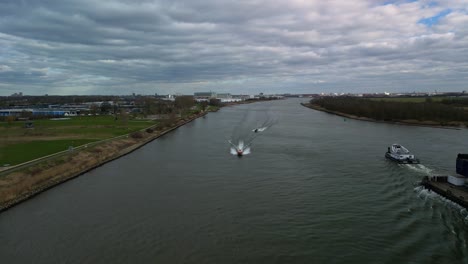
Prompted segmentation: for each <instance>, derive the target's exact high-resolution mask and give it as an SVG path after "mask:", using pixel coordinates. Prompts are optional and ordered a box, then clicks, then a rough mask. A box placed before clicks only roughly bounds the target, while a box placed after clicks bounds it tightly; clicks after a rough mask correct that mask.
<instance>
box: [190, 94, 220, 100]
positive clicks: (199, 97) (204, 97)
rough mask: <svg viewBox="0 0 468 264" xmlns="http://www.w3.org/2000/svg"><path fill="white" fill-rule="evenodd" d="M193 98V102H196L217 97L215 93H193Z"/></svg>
mask: <svg viewBox="0 0 468 264" xmlns="http://www.w3.org/2000/svg"><path fill="white" fill-rule="evenodd" d="M193 96H194V97H195V100H197V99H211V98H216V97H217V95H216V93H215V92H197V93H194V94H193Z"/></svg>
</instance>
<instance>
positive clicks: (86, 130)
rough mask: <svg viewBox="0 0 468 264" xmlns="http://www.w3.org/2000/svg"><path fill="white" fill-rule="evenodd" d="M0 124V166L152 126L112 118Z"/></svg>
mask: <svg viewBox="0 0 468 264" xmlns="http://www.w3.org/2000/svg"><path fill="white" fill-rule="evenodd" d="M26 122H33V124H34V128H25V122H24V121H16V122H13V123H10V124H9V123H7V122H0V166H3V165H5V164H9V165H16V164H19V163H22V162H26V161H29V160H32V159H36V158H40V157H43V156H46V155H50V154H53V153H56V152H59V151H63V150H66V149H68V147H69V146H74V147H77V146H80V145H83V144H87V143H90V142H94V141H98V140H102V139H106V138H111V137H116V136H119V135H125V134H128V133H131V132H134V131H138V130H141V129H144V128H146V127H149V126H151V125H154V124H156V122H155V121H146V120H127V121H125V120H114V117H113V116H79V117H71V118H70V119H66V120H50V119H42V120H34V121H26Z"/></svg>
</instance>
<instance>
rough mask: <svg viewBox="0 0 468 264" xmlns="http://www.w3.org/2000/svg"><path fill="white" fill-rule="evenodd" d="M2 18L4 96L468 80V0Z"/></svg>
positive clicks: (139, 5) (361, 0)
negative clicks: (16, 92) (13, 92)
mask: <svg viewBox="0 0 468 264" xmlns="http://www.w3.org/2000/svg"><path fill="white" fill-rule="evenodd" d="M0 17H1V18H0V94H2V95H9V94H10V93H12V92H11V91H22V92H23V93H25V94H44V93H49V94H52V93H55V94H70V93H72V94H80V93H88V94H89V93H91V94H129V93H132V92H136V93H143V94H153V93H155V92H157V93H160V94H164V93H175V92H181V93H193V92H194V91H203V90H216V91H220V92H221V91H227V92H231V93H257V92H260V91H262V92H334V91H349V92H378V91H414V90H418V91H432V90H434V89H437V90H439V91H442V90H447V91H449V90H450V91H451V90H464V89H466V79H467V74H466V73H467V71H468V57H467V56H468V50H467V49H468V48H467V47H468V27H466V25H467V23H468V1H466V0H460V1H448V0H444V1H425V0H420V1H380V0H377V1H373V0H358V1H340V0H331V1H320V0H308V1H304V0H292V1H272V0H270V1H268V0H256V1H234V0H229V1H215V0H204V1H201V0H192V1H169V0H160V1H151V0H139V1H130V0H120V1H118V0H110V1H98V2H96V1H91V0H69V1H59V0H43V1H33V0H23V1H15V0H4V1H1V2H0ZM5 87H8V89H6V88H5Z"/></svg>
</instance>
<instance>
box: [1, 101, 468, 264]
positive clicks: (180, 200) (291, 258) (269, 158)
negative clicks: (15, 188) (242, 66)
mask: <svg viewBox="0 0 468 264" xmlns="http://www.w3.org/2000/svg"><path fill="white" fill-rule="evenodd" d="M301 101H305V99H287V100H280V101H270V102H259V103H253V104H246V105H238V106H233V107H225V108H222V109H221V110H220V111H219V112H216V113H210V114H208V115H207V116H206V117H205V118H199V119H197V120H195V121H194V122H192V123H189V124H187V125H185V126H183V127H181V128H179V129H177V130H175V131H174V132H172V133H169V134H167V135H165V136H163V137H161V138H159V139H157V140H155V141H153V142H151V143H149V144H147V145H145V146H144V147H142V148H140V149H138V150H137V151H135V152H133V153H131V154H130V155H127V156H124V157H122V158H120V159H117V160H115V161H113V162H110V163H108V164H105V165H104V166H102V167H99V168H97V169H95V170H93V171H91V172H89V173H86V174H84V175H82V176H80V177H78V178H76V179H74V180H71V181H69V182H66V183H64V184H62V185H60V186H57V187H56V188H53V189H51V190H48V191H46V192H44V193H42V194H40V195H38V196H36V197H34V198H32V199H30V200H28V201H26V202H24V203H21V204H19V205H17V206H15V207H13V208H11V209H9V210H7V211H5V212H3V213H1V214H0V258H1V259H0V260H1V263H269V264H270V263H468V249H467V241H468V218H467V216H468V213H467V211H466V210H465V209H462V208H461V207H459V206H457V205H455V204H453V203H451V202H449V201H446V200H444V199H443V198H441V197H439V196H437V195H434V194H431V193H429V192H427V191H425V190H422V189H421V188H420V187H418V185H417V184H418V182H419V181H420V180H421V178H422V177H423V176H425V175H430V174H444V173H454V170H455V158H456V155H457V153H463V152H465V153H467V152H468V146H467V142H468V130H450V129H438V128H427V127H416V126H402V125H393V124H380V123H372V122H365V121H358V120H350V119H344V118H343V117H339V116H335V115H331V114H327V113H323V112H318V111H315V110H312V109H309V108H306V107H303V106H301V105H300V102H301ZM264 123H268V124H273V125H272V126H271V127H269V128H268V129H266V130H265V131H263V132H260V133H257V134H255V135H252V133H254V132H252V131H251V130H252V129H254V128H255V127H258V126H261V125H262V124H264ZM247 138H254V139H253V141H252V145H251V154H249V155H246V156H244V157H241V158H238V157H237V156H234V155H231V154H230V153H229V143H228V142H227V141H228V140H230V139H232V140H239V139H247ZM392 143H400V144H402V145H403V146H405V147H407V148H408V149H410V150H411V151H412V152H413V153H414V154H416V156H417V157H418V158H419V159H420V160H421V162H422V164H421V165H398V164H395V163H392V162H390V161H388V160H386V159H385V158H384V153H385V151H386V149H387V147H388V146H389V145H390V144H392Z"/></svg>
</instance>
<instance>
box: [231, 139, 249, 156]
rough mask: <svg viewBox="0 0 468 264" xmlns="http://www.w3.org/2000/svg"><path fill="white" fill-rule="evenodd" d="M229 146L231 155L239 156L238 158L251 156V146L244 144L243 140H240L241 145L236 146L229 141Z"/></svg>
mask: <svg viewBox="0 0 468 264" xmlns="http://www.w3.org/2000/svg"><path fill="white" fill-rule="evenodd" d="M228 142H229V144H231V146H232V147H231V154H232V155H237V156H238V157H242V156H244V155H247V154H250V146H249V144H247V145H246V144H244V141H243V140H239V143H238V144H237V145H236V144H234V143H232V142H231V141H230V140H228Z"/></svg>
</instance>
